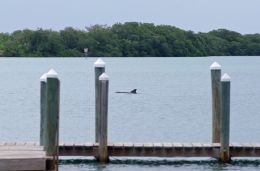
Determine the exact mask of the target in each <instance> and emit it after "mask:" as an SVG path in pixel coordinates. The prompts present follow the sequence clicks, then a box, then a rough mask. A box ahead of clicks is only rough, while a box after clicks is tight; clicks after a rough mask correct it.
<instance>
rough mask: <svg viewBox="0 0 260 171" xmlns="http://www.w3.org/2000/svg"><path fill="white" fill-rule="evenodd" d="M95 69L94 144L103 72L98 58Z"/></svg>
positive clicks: (98, 119)
mask: <svg viewBox="0 0 260 171" xmlns="http://www.w3.org/2000/svg"><path fill="white" fill-rule="evenodd" d="M94 68H95V100H96V101H95V142H96V143H98V142H99V140H98V132H99V131H100V91H99V84H100V83H99V76H100V75H101V74H102V73H103V72H105V62H104V61H103V60H102V59H101V58H98V59H97V60H96V62H95V63H94Z"/></svg>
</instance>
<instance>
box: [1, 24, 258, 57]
mask: <svg viewBox="0 0 260 171" xmlns="http://www.w3.org/2000/svg"><path fill="white" fill-rule="evenodd" d="M1 56H2V57H3V56H5V57H104V56H105V57H206V56H260V34H246V35H242V34H240V33H237V32H234V31H229V30H226V29H218V30H213V31H210V32H208V33H194V32H192V31H185V30H182V29H179V28H176V27H174V26H169V25H154V24H152V23H137V22H127V23H123V24H121V23H117V24H114V25H112V26H111V27H109V26H104V25H94V26H91V27H87V28H86V30H78V29H74V28H71V27H68V28H65V29H64V30H61V31H52V30H43V29H38V30H35V31H33V30H29V29H25V30H17V31H15V32H13V33H0V57H1Z"/></svg>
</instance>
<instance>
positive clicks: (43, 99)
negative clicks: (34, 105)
mask: <svg viewBox="0 0 260 171" xmlns="http://www.w3.org/2000/svg"><path fill="white" fill-rule="evenodd" d="M46 82H47V73H45V74H43V75H42V76H41V78H40V145H41V146H43V135H44V129H43V127H44V122H45V119H46V118H45V116H46V102H47V101H46Z"/></svg>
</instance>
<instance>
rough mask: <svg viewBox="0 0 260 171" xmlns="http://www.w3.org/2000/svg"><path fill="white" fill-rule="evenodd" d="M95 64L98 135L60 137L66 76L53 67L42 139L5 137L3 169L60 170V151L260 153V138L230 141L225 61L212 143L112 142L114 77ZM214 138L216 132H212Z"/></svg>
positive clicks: (44, 84) (103, 157) (101, 157)
mask: <svg viewBox="0 0 260 171" xmlns="http://www.w3.org/2000/svg"><path fill="white" fill-rule="evenodd" d="M94 69H95V141H94V142H88V143H82V144H66V143H64V144H62V143H60V142H59V116H60V114H59V111H60V81H59V78H58V74H57V73H56V71H55V70H53V69H51V70H50V71H49V72H48V73H45V74H43V75H42V77H41V78H40V141H39V143H38V142H37V143H0V171H6V170H9V171H29V170H34V171H36V170H39V171H47V170H48V171H54V170H56V171H57V170H58V161H59V156H81V157H84V156H86V157H89V156H92V157H95V158H96V159H97V161H98V162H100V163H103V164H105V163H108V162H109V157H110V156H113V157H211V158H216V159H218V160H219V161H220V162H223V163H228V162H230V161H231V158H232V157H260V143H254V144H248V143H247V144H245V143H242V144H240V143H230V142H229V141H230V140H229V134H230V87H231V78H230V76H229V75H228V74H224V75H223V76H222V77H221V66H220V65H219V64H218V63H216V62H214V63H213V64H212V65H211V67H210V69H211V83H212V84H211V85H212V137H211V138H212V139H211V141H210V143H177V142H176V143H171V142H170V143H129V142H123V143H111V142H109V140H108V136H107V135H108V99H109V97H108V95H109V92H108V90H109V77H108V75H107V74H106V73H105V63H104V61H103V60H102V59H98V60H97V61H96V62H95V64H94ZM209 139H210V138H209Z"/></svg>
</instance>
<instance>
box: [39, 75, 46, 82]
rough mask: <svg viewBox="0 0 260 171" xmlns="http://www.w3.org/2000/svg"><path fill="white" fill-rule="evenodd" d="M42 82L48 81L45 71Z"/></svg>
mask: <svg viewBox="0 0 260 171" xmlns="http://www.w3.org/2000/svg"><path fill="white" fill-rule="evenodd" d="M40 81H41V82H46V81H47V73H44V74H43V75H42V76H41V78H40Z"/></svg>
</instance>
